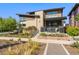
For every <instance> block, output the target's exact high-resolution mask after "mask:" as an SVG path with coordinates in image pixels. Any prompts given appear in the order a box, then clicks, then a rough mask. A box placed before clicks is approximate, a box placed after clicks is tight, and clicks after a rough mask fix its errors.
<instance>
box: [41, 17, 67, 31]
mask: <svg viewBox="0 0 79 59" xmlns="http://www.w3.org/2000/svg"><path fill="white" fill-rule="evenodd" d="M64 19H66V17H54V18H45V19H44V27H42V28H41V31H47V32H64Z"/></svg>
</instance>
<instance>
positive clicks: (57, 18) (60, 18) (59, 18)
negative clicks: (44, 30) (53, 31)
mask: <svg viewBox="0 0 79 59" xmlns="http://www.w3.org/2000/svg"><path fill="white" fill-rule="evenodd" d="M64 19H67V17H54V18H46V19H45V20H47V21H49V20H50V21H51V20H64Z"/></svg>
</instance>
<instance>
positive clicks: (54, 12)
mask: <svg viewBox="0 0 79 59" xmlns="http://www.w3.org/2000/svg"><path fill="white" fill-rule="evenodd" d="M57 13H58V12H56V11H53V12H48V13H47V14H57Z"/></svg>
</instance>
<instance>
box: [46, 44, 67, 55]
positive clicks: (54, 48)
mask: <svg viewBox="0 0 79 59" xmlns="http://www.w3.org/2000/svg"><path fill="white" fill-rule="evenodd" d="M47 55H67V53H66V52H65V50H64V49H63V47H62V46H61V45H60V44H53V43H48V49H47Z"/></svg>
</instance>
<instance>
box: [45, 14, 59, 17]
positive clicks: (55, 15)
mask: <svg viewBox="0 0 79 59" xmlns="http://www.w3.org/2000/svg"><path fill="white" fill-rule="evenodd" d="M54 17H61V15H57V14H54V15H45V18H54Z"/></svg>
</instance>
